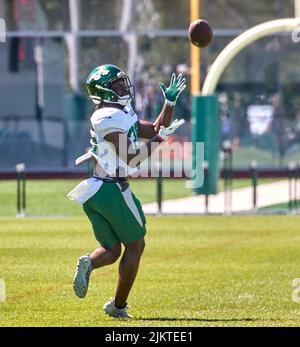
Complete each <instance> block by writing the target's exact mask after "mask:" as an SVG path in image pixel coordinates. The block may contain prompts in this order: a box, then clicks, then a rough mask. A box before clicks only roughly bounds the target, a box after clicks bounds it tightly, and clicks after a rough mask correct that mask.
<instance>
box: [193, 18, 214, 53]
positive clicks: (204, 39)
mask: <svg viewBox="0 0 300 347" xmlns="http://www.w3.org/2000/svg"><path fill="white" fill-rule="evenodd" d="M212 38H213V30H212V27H211V25H210V24H209V23H208V21H207V20H205V19H196V20H194V21H193V22H192V23H191V24H190V26H189V39H190V41H191V42H192V44H193V45H195V46H197V47H206V46H207V45H209V44H210V42H211V40H212Z"/></svg>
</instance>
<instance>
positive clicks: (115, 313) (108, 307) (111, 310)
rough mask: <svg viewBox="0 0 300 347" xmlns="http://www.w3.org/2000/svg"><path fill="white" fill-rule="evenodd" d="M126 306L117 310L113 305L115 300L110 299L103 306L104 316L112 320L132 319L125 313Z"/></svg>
mask: <svg viewBox="0 0 300 347" xmlns="http://www.w3.org/2000/svg"><path fill="white" fill-rule="evenodd" d="M127 309H128V306H127V305H126V306H125V307H124V308H117V307H116V305H115V298H111V299H110V300H109V301H108V302H107V303H106V304H104V306H103V310H104V312H105V313H106V314H108V315H109V316H111V317H114V318H123V319H126V318H132V316H130V315H129V314H128V312H127Z"/></svg>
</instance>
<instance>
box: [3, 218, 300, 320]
mask: <svg viewBox="0 0 300 347" xmlns="http://www.w3.org/2000/svg"><path fill="white" fill-rule="evenodd" d="M0 240H1V241H0V278H2V279H4V280H5V282H6V293H7V300H6V301H5V302H2V303H0V326H299V325H300V320H299V314H300V303H295V302H293V300H292V293H293V291H294V290H295V289H296V288H294V287H293V286H292V281H293V279H295V278H298V277H300V252H299V243H300V233H299V218H298V217H291V216H289V217H287V216H276V217H274V216H272V217H262V216H259V217H258V216H255V217H254V216H252V217H250V216H247V217H221V216H220V217H213V216H209V217H181V216H178V217H149V218H148V232H147V237H146V245H147V246H146V249H145V253H144V255H143V258H142V262H141V266H140V271H139V274H138V277H137V281H136V283H135V285H134V287H133V290H132V292H131V295H130V297H129V304H130V305H131V310H130V313H131V314H132V315H133V316H134V319H133V320H130V321H120V320H114V319H112V318H109V317H107V316H105V315H104V314H103V312H102V305H103V304H104V303H105V302H106V301H107V300H108V299H109V298H110V297H111V296H113V294H114V287H115V283H116V271H117V264H116V265H112V266H109V267H104V268H102V269H99V270H97V271H95V272H94V273H93V274H92V277H91V283H90V288H89V293H88V296H87V297H86V298H85V299H83V300H81V299H78V298H76V297H75V296H74V294H73V290H72V279H73V274H74V270H75V266H76V261H77V257H78V256H80V255H82V254H85V253H87V252H90V251H91V250H93V248H94V247H95V246H96V242H95V240H94V238H93V235H92V232H91V229H90V225H89V223H88V221H87V219H86V218H85V217H72V218H64V219H63V218H57V219H33V218H28V219H15V218H2V219H1V226H0Z"/></svg>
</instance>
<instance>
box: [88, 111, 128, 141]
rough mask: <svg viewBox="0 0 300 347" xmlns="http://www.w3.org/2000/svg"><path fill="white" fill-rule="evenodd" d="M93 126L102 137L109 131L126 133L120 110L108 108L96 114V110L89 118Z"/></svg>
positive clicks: (123, 118)
mask: <svg viewBox="0 0 300 347" xmlns="http://www.w3.org/2000/svg"><path fill="white" fill-rule="evenodd" d="M91 122H92V125H93V128H94V130H95V132H96V134H97V135H98V136H100V137H101V138H102V139H103V138H104V137H105V136H106V135H107V134H110V133H113V132H121V133H126V131H127V128H126V122H125V117H124V114H123V112H122V111H121V110H120V111H118V110H108V111H106V112H103V110H102V112H101V113H98V114H97V111H96V112H95V113H94V114H93V116H92V118H91Z"/></svg>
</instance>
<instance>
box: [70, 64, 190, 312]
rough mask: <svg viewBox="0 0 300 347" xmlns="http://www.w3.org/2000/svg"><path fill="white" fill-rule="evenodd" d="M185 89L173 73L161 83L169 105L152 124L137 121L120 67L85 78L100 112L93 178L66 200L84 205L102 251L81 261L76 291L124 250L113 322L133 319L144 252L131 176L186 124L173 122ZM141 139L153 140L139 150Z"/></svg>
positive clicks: (111, 304) (111, 307) (111, 305)
mask: <svg viewBox="0 0 300 347" xmlns="http://www.w3.org/2000/svg"><path fill="white" fill-rule="evenodd" d="M185 87H186V84H185V79H184V78H182V75H181V74H180V75H178V76H177V77H176V75H175V74H173V75H172V77H171V81H170V84H169V86H168V87H166V86H165V85H164V84H163V83H160V88H161V90H162V92H163V95H164V98H165V103H164V105H163V108H162V110H161V113H160V114H159V116H158V117H157V119H156V120H155V122H154V123H152V122H149V121H145V120H139V119H138V116H137V115H136V114H135V112H134V110H133V109H132V107H131V101H132V100H133V97H134V92H133V86H132V84H131V81H130V79H129V77H128V76H127V75H126V74H125V73H124V72H123V71H122V70H121V69H119V68H118V67H117V66H114V65H108V64H106V65H101V66H98V67H97V68H95V69H94V70H93V71H92V72H91V73H90V75H89V77H88V79H87V90H88V93H89V95H90V98H91V99H92V101H93V102H94V103H95V104H96V110H95V112H94V113H93V115H92V117H91V123H92V130H91V144H92V148H91V149H90V151H89V152H88V154H87V155H86V156H85V157H84V160H87V159H91V158H92V160H93V161H94V174H93V177H91V178H89V179H87V180H85V181H83V182H81V183H80V184H79V185H78V186H77V187H75V188H74V189H73V190H72V191H71V192H70V193H69V194H68V197H69V198H70V199H71V200H76V201H77V202H79V203H81V204H83V209H84V212H85V213H86V215H87V217H88V218H89V220H90V222H91V225H92V228H93V231H94V235H95V238H96V239H97V240H98V242H99V243H100V247H98V248H97V249H96V250H95V251H94V252H92V253H91V254H89V255H83V256H81V257H80V258H79V259H78V263H77V269H76V272H75V276H74V281H73V288H74V291H75V294H76V295H77V296H78V297H79V298H84V297H85V296H86V294H87V290H88V284H89V277H90V274H91V272H92V271H93V270H95V269H97V268H100V267H102V266H105V265H109V264H112V263H114V262H115V261H116V260H117V259H118V258H119V257H120V255H121V245H123V246H124V248H125V250H124V253H123V255H122V257H121V260H120V263H119V271H118V281H117V288H116V292H115V296H114V298H112V299H110V300H109V301H108V302H107V303H106V304H105V305H104V306H103V309H104V312H105V313H107V314H108V315H110V316H112V317H120V318H129V317H130V316H129V314H128V312H127V309H128V306H127V298H128V295H129V292H130V290H131V287H132V285H133V283H134V280H135V278H136V274H137V271H138V267H139V262H140V258H141V255H142V253H143V250H144V247H145V241H144V236H145V234H146V228H145V224H146V220H145V215H144V213H143V210H142V206H141V204H140V202H139V200H138V199H137V197H136V196H135V195H134V194H133V193H132V191H131V189H130V187H129V184H128V179H127V176H129V175H131V174H133V173H135V172H137V170H138V168H137V166H138V165H139V163H140V162H141V161H142V160H143V159H145V158H146V157H147V156H150V155H151V153H152V152H153V150H154V148H155V146H153V144H157V145H158V144H159V143H161V142H162V141H165V140H167V138H168V136H169V135H171V134H172V133H173V132H174V131H175V130H176V129H177V128H178V127H179V126H180V125H181V124H183V122H184V121H183V120H181V121H177V120H175V121H173V123H172V124H171V121H172V116H173V110H174V107H175V104H176V101H177V98H178V96H179V95H180V93H181V92H182V91H183V90H184V89H185ZM170 124H171V125H170ZM138 138H143V139H149V141H148V142H146V143H144V144H143V145H141V146H139V147H138V146H136V141H137V139H138ZM142 154H143V155H142ZM143 156H144V157H143ZM84 160H83V161H84Z"/></svg>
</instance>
